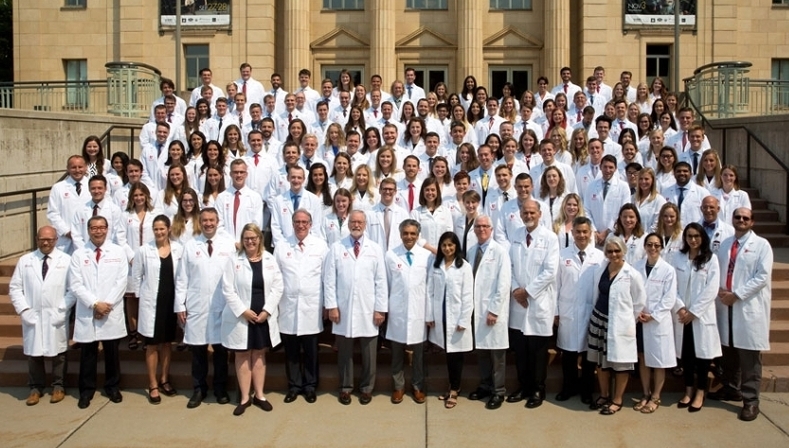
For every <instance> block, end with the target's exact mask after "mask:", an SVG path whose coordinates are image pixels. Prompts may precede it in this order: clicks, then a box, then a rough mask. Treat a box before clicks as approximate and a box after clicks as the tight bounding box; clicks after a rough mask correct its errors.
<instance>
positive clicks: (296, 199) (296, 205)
mask: <svg viewBox="0 0 789 448" xmlns="http://www.w3.org/2000/svg"><path fill="white" fill-rule="evenodd" d="M300 199H301V195H300V194H293V193H291V194H290V200H291V201H293V211H296V210H298V209H299V200H300Z"/></svg>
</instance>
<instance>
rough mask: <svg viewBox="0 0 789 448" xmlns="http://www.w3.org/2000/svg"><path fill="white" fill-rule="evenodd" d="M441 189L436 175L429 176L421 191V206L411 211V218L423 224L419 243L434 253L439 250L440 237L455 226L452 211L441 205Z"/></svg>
mask: <svg viewBox="0 0 789 448" xmlns="http://www.w3.org/2000/svg"><path fill="white" fill-rule="evenodd" d="M441 202H442V197H441V189H440V188H439V183H438V181H437V180H436V178H435V177H428V178H427V179H425V180H424V182H422V187H421V189H420V191H419V206H418V207H415V208H414V209H413V210H412V211H411V218H413V219H415V220H416V221H418V222H419V224H421V226H422V230H421V232H420V233H419V241H418V244H419V245H420V246H422V247H424V248H425V249H427V250H429V251H430V252H431V253H432V254H433V255H436V253H437V251H438V237H439V236H440V235H443V234H444V233H446V232H451V231H452V228H453V227H454V223H453V221H452V213H450V211H449V209H447V208H446V207H444V206H443V205H441Z"/></svg>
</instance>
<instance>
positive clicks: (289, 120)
mask: <svg viewBox="0 0 789 448" xmlns="http://www.w3.org/2000/svg"><path fill="white" fill-rule="evenodd" d="M291 121H293V114H291V113H288V123H290V122H291Z"/></svg>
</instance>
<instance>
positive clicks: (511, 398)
mask: <svg viewBox="0 0 789 448" xmlns="http://www.w3.org/2000/svg"><path fill="white" fill-rule="evenodd" d="M524 398H525V397H524V396H523V391H522V390H520V389H518V390H516V391H515V392H513V393H511V394H509V395H507V403H517V402H519V401H523V399H524Z"/></svg>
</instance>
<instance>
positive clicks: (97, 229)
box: [88, 226, 107, 232]
mask: <svg viewBox="0 0 789 448" xmlns="http://www.w3.org/2000/svg"><path fill="white" fill-rule="evenodd" d="M88 229H89V230H90V231H92V232H97V231H99V230H107V226H91V227H88Z"/></svg>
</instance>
